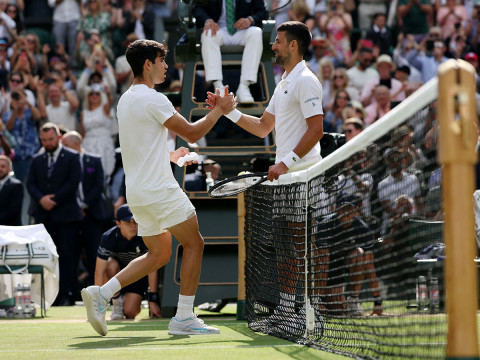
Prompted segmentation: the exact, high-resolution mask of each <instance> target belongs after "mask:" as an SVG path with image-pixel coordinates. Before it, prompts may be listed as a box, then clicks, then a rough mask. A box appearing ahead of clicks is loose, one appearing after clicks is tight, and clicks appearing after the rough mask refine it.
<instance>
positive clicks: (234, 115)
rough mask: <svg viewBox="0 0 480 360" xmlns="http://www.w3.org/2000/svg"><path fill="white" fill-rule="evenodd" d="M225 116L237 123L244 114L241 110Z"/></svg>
mask: <svg viewBox="0 0 480 360" xmlns="http://www.w3.org/2000/svg"><path fill="white" fill-rule="evenodd" d="M225 116H226V117H227V118H228V119H229V120H231V121H232V122H234V123H236V122H237V121H238V120H240V118H241V117H242V113H241V112H240V111H239V110H237V109H234V110H232V111H230V112H229V113H228V114H227V115H225Z"/></svg>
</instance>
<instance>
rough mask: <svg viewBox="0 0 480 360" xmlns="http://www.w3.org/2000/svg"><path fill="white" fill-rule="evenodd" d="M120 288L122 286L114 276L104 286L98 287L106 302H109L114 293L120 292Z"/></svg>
mask: <svg viewBox="0 0 480 360" xmlns="http://www.w3.org/2000/svg"><path fill="white" fill-rule="evenodd" d="M121 288H122V285H120V282H119V281H118V280H117V278H116V277H115V276H114V277H112V278H111V279H110V280H108V281H107V283H106V284H104V285H103V286H101V287H100V294H101V295H102V296H103V298H104V299H105V300H107V302H109V301H110V299H111V298H112V297H113V295H115V293H116V292H118V291H120V289H121Z"/></svg>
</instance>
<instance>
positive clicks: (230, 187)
mask: <svg viewBox="0 0 480 360" xmlns="http://www.w3.org/2000/svg"><path fill="white" fill-rule="evenodd" d="M267 174H268V173H256V174H243V175H238V176H233V177H231V178H228V179H225V180H222V181H220V182H219V183H217V184H215V185H213V186H212V187H211V188H210V190H208V195H210V197H212V198H222V197H226V196H232V195H235V194H239V193H241V192H244V191H245V190H247V189H249V188H251V187H253V186H255V185H258V184H261V183H263V182H265V181H267Z"/></svg>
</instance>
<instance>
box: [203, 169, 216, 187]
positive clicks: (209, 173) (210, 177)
mask: <svg viewBox="0 0 480 360" xmlns="http://www.w3.org/2000/svg"><path fill="white" fill-rule="evenodd" d="M205 174H206V175H207V179H206V180H205V183H206V184H207V191H208V190H210V188H211V187H212V186H213V184H215V181H214V180H213V178H212V173H211V172H209V171H207V172H206V173H205Z"/></svg>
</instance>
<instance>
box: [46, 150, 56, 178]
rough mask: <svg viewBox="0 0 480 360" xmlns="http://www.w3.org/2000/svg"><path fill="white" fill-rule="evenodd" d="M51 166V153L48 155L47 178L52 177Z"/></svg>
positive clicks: (52, 161)
mask: <svg viewBox="0 0 480 360" xmlns="http://www.w3.org/2000/svg"><path fill="white" fill-rule="evenodd" d="M53 164H54V160H53V153H48V170H47V177H50V176H52V172H53Z"/></svg>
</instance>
